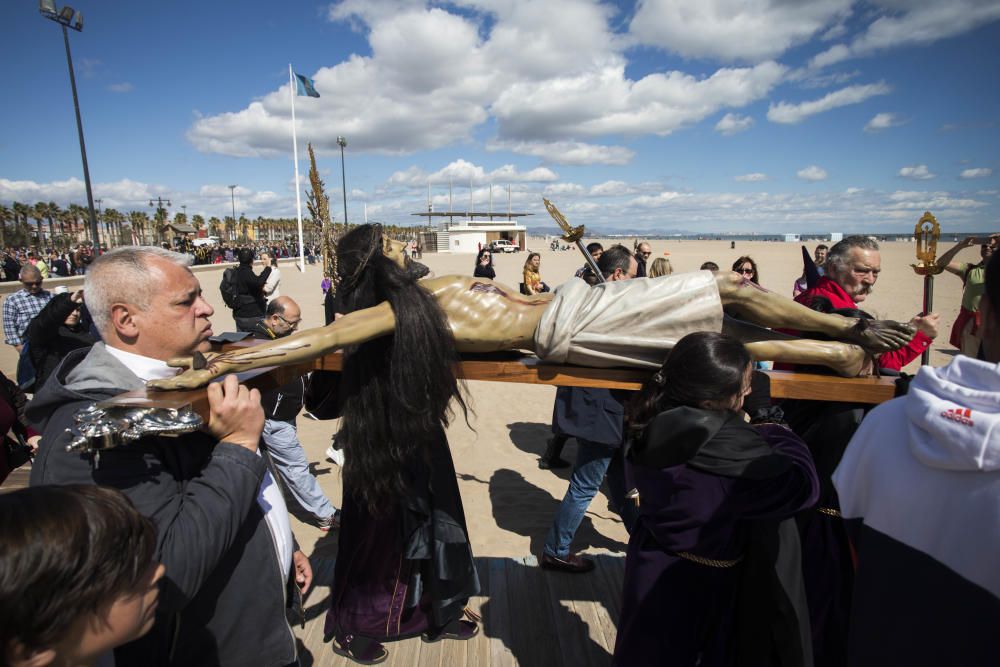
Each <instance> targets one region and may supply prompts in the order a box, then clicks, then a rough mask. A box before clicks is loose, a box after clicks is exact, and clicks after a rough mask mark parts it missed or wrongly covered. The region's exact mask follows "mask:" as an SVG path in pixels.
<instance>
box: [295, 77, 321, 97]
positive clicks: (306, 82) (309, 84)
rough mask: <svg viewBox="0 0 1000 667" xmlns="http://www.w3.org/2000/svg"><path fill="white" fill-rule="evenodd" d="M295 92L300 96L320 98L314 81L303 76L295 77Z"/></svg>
mask: <svg viewBox="0 0 1000 667" xmlns="http://www.w3.org/2000/svg"><path fill="white" fill-rule="evenodd" d="M295 92H296V93H297V94H299V95H307V96H309V97H319V93H317V92H316V86H315V85H313V80H312V79H310V78H309V77H307V76H304V75H302V74H296V75H295Z"/></svg>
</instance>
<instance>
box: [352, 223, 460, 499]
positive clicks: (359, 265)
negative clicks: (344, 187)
mask: <svg viewBox="0 0 1000 667" xmlns="http://www.w3.org/2000/svg"><path fill="white" fill-rule="evenodd" d="M383 247H384V246H383V240H382V227H381V225H362V226H360V227H356V228H354V229H352V230H351V231H350V232H348V233H347V234H346V235H345V236H344V237H343V238H342V239H341V240H340V242H339V243H338V244H337V272H338V273H339V274H340V278H341V280H340V286H339V291H340V295H339V296H340V301H341V303H342V304H343V307H344V312H345V313H351V312H354V311H356V310H362V309H364V308H370V307H372V306H376V305H378V304H380V303H382V302H386V301H387V302H388V303H389V305H390V306H391V307H392V312H393V314H394V315H395V318H396V330H395V333H394V334H393V335H391V336H383V337H381V338H377V339H375V340H372V341H369V342H367V343H363V344H361V345H359V346H357V347H354V348H348V349H347V350H345V357H344V369H343V373H342V378H341V385H340V391H341V396H342V417H343V419H342V420H341V427H340V432H339V433H338V434H337V442H338V444H339V445H340V446H341V447H342V448H343V449H344V453H345V458H346V463H345V465H344V482H345V484H344V486H345V488H346V489H350V491H351V493H352V494H353V495H354V497H355V499H356V500H357V501H358V502H360V503H362V504H363V505H365V506H366V508H367V509H368V511H369V512H371V513H372V514H375V515H378V514H382V513H384V510H387V509H388V508H389V506H390V505H391V504H392V503H393V502H395V501H396V500H397V499H398V498H399V497H400V496H401V495H402V494H405V493H408V492H411V491H412V490H411V489H410V488H409V480H410V475H409V474H408V473H409V471H410V470H411V469H412V467H413V466H414V465H422V464H423V462H424V461H426V458H427V457H426V453H427V451H428V450H427V448H428V447H429V446H430V445H431V444H432V443H433V442H434V441H435V440H440V439H441V438H444V437H445V436H444V427H445V426H446V425H447V424H448V421H449V419H450V418H451V417H452V413H451V412H450V410H449V403H450V402H451V400H452V399H455V400H456V401H457V403H458V405H459V406H460V407H461V409H462V412H463V414H464V415H465V417H466V419H468V409H467V407H466V404H465V401H464V400H463V399H462V396H461V393H460V391H459V385H458V381H457V380H456V379H455V375H454V372H453V370H452V365H453V364H454V363H455V362H456V361H457V360H458V353H457V352H456V350H455V340H454V338H453V336H452V333H451V329H450V328H449V327H448V323H447V320H446V318H445V315H444V313H443V312H442V311H441V309H440V308H439V307H438V305H437V302H436V301H435V300H434V298H433V297H432V296H431V295H430V294H429V293H428V292H427V291H426V290H424V289H423V288H421V287H420V286H419V285H418V284H417V278H416V276H417V275H419V272H417V271H404V270H403V269H401V268H400V267H399V266H397V265H396V264H395V263H394V262H393V261H392V260H390V259H388V258H387V257H385V255H384V254H383Z"/></svg>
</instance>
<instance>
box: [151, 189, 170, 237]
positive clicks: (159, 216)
mask: <svg viewBox="0 0 1000 667" xmlns="http://www.w3.org/2000/svg"><path fill="white" fill-rule="evenodd" d="M164 204H166V205H167V206H170V205H171V204H170V200H169V199H167V200H166V201H164V200H163V198H162V197H157V198H156V199H150V200H149V205H150V206H156V216H157V219H158V220H159V221H160V223H161V224H166V222H167V209H166V208H165V207H164V206H163V205H164ZM161 211H162V214H161ZM157 231H159V230H157Z"/></svg>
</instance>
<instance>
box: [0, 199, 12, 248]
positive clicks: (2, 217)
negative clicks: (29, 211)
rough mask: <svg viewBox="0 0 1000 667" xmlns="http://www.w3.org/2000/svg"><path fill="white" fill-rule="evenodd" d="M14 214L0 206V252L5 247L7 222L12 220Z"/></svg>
mask: <svg viewBox="0 0 1000 667" xmlns="http://www.w3.org/2000/svg"><path fill="white" fill-rule="evenodd" d="M13 217H14V213H13V212H12V211H11V210H10V209H9V208H7V207H6V206H4V205H3V204H0V250H2V249H5V248H6V247H7V221H8V220H11V219H13Z"/></svg>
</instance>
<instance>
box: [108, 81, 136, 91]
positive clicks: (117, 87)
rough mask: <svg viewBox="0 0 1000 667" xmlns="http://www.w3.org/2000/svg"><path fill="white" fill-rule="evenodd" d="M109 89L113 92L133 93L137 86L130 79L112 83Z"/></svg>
mask: <svg viewBox="0 0 1000 667" xmlns="http://www.w3.org/2000/svg"><path fill="white" fill-rule="evenodd" d="M108 90H110V91H111V92H112V93H131V92H132V91H133V90H135V86H133V85H132V84H131V83H129V82H128V81H123V82H122V83H112V84H110V85H109V86H108Z"/></svg>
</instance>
